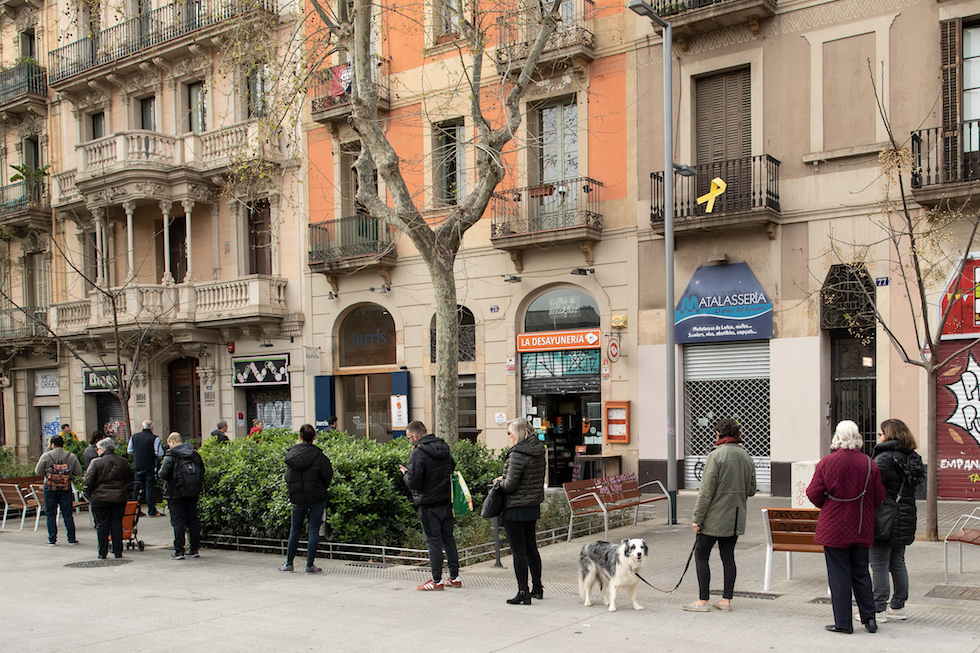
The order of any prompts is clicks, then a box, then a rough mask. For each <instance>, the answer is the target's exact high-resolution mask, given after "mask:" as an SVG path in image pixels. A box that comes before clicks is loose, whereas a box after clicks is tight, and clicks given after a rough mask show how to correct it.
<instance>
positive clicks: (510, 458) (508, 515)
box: [497, 418, 546, 605]
mask: <svg viewBox="0 0 980 653" xmlns="http://www.w3.org/2000/svg"><path fill="white" fill-rule="evenodd" d="M507 438H508V440H509V442H510V451H508V452H507V460H505V461H504V473H503V475H502V476H501V477H500V478H499V479H497V480H499V481H500V489H501V491H502V492H503V493H504V494H506V495H507V504H506V505H507V507H506V508H505V509H504V512H503V514H502V515H501V521H502V522H503V524H504V531H505V532H506V533H507V541H508V542H510V550H511V552H512V553H513V556H514V576H515V577H516V578H517V595H516V596H515V597H514V598H512V599H507V603H509V604H511V605H531V599H532V598H535V599H543V598H544V585H542V584H541V555H540V554H539V553H538V540H537V525H538V519H540V518H541V503H542V502H543V501H544V476H545V467H546V461H545V449H544V444H543V443H542V442H541V440H539V439H538V438H537V436H536V435H535V433H534V428H533V427H532V426H531V424H530V423H529V422H528V421H527V420H526V419H524V418H520V419H515V420H514V421H513V422H511V423H510V424H508V425H507ZM529 569H530V572H531V588H530V589H528V585H527V575H528V570H529Z"/></svg>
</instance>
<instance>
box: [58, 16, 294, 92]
mask: <svg viewBox="0 0 980 653" xmlns="http://www.w3.org/2000/svg"><path fill="white" fill-rule="evenodd" d="M276 2H277V0H185V1H180V2H174V3H171V4H168V5H164V6H163V7H160V8H158V9H154V10H153V11H150V12H147V13H146V14H143V15H141V16H137V17H135V18H131V19H129V20H127V21H124V22H122V23H117V24H116V25H113V26H111V27H108V28H106V29H104V30H102V31H100V32H97V33H95V34H92V35H90V36H87V37H85V38H82V39H79V40H77V41H74V42H72V43H69V44H68V45H65V46H62V47H60V48H58V49H56V50H53V51H52V52H51V54H50V66H49V68H50V82H51V83H52V84H55V83H57V82H60V81H62V80H65V79H67V78H69V77H72V76H74V75H77V74H79V73H82V72H85V71H86V70H90V69H92V68H95V67H96V66H101V65H103V64H107V63H111V62H113V61H118V60H120V59H123V58H125V57H128V56H130V55H132V54H135V53H137V52H141V51H143V50H146V49H147V48H151V47H153V46H156V45H160V44H161V43H166V42H167V41H171V40H173V39H177V38H180V37H181V36H184V35H185V34H190V33H191V32H194V31H197V30H199V29H203V28H205V27H210V26H211V25H216V24H218V23H221V22H224V21H228V20H232V19H235V18H239V17H241V16H243V15H245V14H247V13H249V12H251V11H255V10H261V11H266V12H270V13H274V12H275V11H276Z"/></svg>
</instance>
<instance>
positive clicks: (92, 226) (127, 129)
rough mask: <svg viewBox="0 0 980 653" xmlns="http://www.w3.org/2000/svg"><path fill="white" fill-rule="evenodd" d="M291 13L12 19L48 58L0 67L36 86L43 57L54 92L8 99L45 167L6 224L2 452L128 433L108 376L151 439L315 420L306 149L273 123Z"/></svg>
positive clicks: (55, 12)
mask: <svg viewBox="0 0 980 653" xmlns="http://www.w3.org/2000/svg"><path fill="white" fill-rule="evenodd" d="M16 4H18V3H17V2H13V3H8V4H7V5H5V6H7V7H8V14H9V12H10V6H11V5H16ZM18 12H19V13H18ZM297 12H298V10H297V9H296V7H295V6H291V5H290V4H289V3H288V2H271V1H265V0H262V1H252V0H234V1H232V2H217V1H213V0H212V1H209V0H203V1H202V2H186V3H185V2H180V3H165V2H161V3H153V2H142V1H140V2H133V3H125V4H124V5H122V6H118V7H117V6H114V5H113V6H110V5H109V4H108V3H105V4H103V3H95V4H90V3H78V4H77V5H76V4H75V3H67V2H59V3H51V4H49V5H48V6H46V7H44V8H43V9H41V8H36V7H35V6H34V5H33V4H30V3H28V4H26V5H24V8H23V9H19V10H14V13H16V15H17V17H18V18H17V20H16V21H15V22H16V25H14V27H15V29H17V30H19V31H18V32H17V34H18V36H17V38H18V39H19V41H18V42H19V43H24V44H25V45H23V46H22V47H23V48H27V45H26V43H27V39H28V36H29V35H33V38H34V45H33V46H32V47H34V48H36V50H32V52H36V53H37V54H38V56H37V57H36V61H33V62H26V63H25V62H24V61H22V60H21V59H18V60H17V61H16V62H15V63H16V66H15V67H14V68H11V69H8V71H7V72H5V73H4V74H5V75H8V76H12V79H14V80H15V82H18V81H19V80H20V79H21V78H22V77H24V78H27V79H32V78H30V73H31V72H32V71H34V70H36V69H38V68H40V66H41V65H42V64H41V62H43V64H44V66H45V68H46V69H41V72H42V74H41V78H42V82H43V83H44V84H46V85H47V88H46V89H44V88H42V87H39V86H37V85H35V86H31V85H30V84H28V86H27V93H26V95H24V96H23V97H22V98H20V99H15V100H11V102H13V104H11V107H12V111H14V112H17V111H19V112H20V114H23V117H22V118H19V122H18V123H14V124H16V125H17V130H16V131H15V130H12V129H11V128H10V127H7V131H6V140H7V143H8V144H12V143H14V139H15V138H16V139H18V140H17V141H16V143H15V144H13V145H8V148H12V147H16V150H17V152H18V153H19V160H20V161H21V162H22V163H23V164H24V165H25V166H26V167H27V168H30V169H32V170H36V171H37V172H36V173H35V176H36V177H37V180H35V181H36V183H35V185H34V186H33V187H32V188H31V190H30V194H29V201H27V202H26V204H25V206H26V208H25V209H24V210H22V211H21V212H20V213H9V212H8V210H7V207H8V205H9V203H8V205H5V207H4V218H3V221H4V224H5V225H6V224H10V225H11V229H10V230H9V231H8V232H7V234H5V235H8V234H9V237H10V240H9V241H8V242H9V247H8V250H9V252H10V254H9V259H8V260H9V261H10V262H11V263H12V264H11V265H9V268H10V269H11V270H12V272H11V273H10V274H9V275H8V276H7V277H6V284H7V286H8V287H9V288H10V291H9V293H8V294H9V295H10V300H11V303H12V305H13V308H8V309H7V310H6V312H5V313H4V315H5V316H10V317H9V318H8V319H9V320H10V321H12V322H14V323H15V324H20V328H21V330H22V331H25V330H26V331H27V332H28V333H25V334H23V335H18V334H17V333H16V332H14V333H11V334H10V335H9V337H5V338H3V344H4V346H5V352H7V353H8V359H7V361H6V362H5V364H6V368H5V370H4V372H5V378H7V379H9V380H10V383H11V384H12V385H11V387H10V389H9V390H8V389H6V388H5V389H4V395H3V398H4V401H3V406H4V418H5V419H4V435H5V440H6V442H5V444H7V445H12V446H14V447H15V449H16V451H17V453H18V454H19V455H26V456H32V455H37V454H38V453H39V452H40V450H41V448H42V447H43V446H44V445H45V443H46V439H45V438H47V437H50V435H51V433H52V432H57V430H58V428H57V427H56V426H55V424H58V423H60V422H66V423H70V424H72V426H73V429H74V431H75V432H76V433H78V434H79V435H80V436H81V435H82V434H87V433H90V432H92V431H93V430H96V429H98V430H103V431H105V432H107V433H114V434H120V433H121V432H122V431H125V428H124V427H123V426H122V423H121V419H122V408H121V406H120V404H119V400H118V399H116V397H115V396H114V395H113V394H112V393H111V392H109V390H110V389H111V387H112V385H113V384H114V383H115V382H116V381H115V379H116V378H117V373H118V374H119V375H121V377H122V378H123V379H125V380H126V381H127V382H131V383H132V395H131V398H130V402H129V409H130V414H131V418H132V422H133V423H134V424H137V425H138V424H139V423H140V421H142V420H144V419H150V420H152V421H153V422H154V424H155V430H156V431H157V432H158V433H165V432H168V431H171V430H177V431H180V432H181V433H183V434H184V436H185V437H190V438H193V439H196V440H200V439H201V438H202V436H203V435H205V434H207V433H210V431H211V430H212V429H213V428H214V425H215V423H216V422H217V421H218V420H219V419H224V420H227V421H228V423H229V425H230V429H229V431H230V432H231V433H232V434H235V433H238V434H241V435H244V434H245V433H247V431H248V427H249V426H250V421H251V419H254V418H258V419H262V420H264V421H265V423H266V424H267V425H268V426H285V427H293V426H294V425H293V421H294V420H303V419H304V408H303V407H304V404H305V399H306V395H305V384H304V383H303V376H304V375H305V369H306V368H305V364H306V360H307V352H306V350H305V349H304V348H303V345H302V341H303V338H302V335H303V326H304V316H305V311H304V308H303V297H304V296H308V295H309V294H308V293H304V291H303V288H302V286H303V283H304V282H303V266H302V262H301V260H300V256H299V255H298V252H299V251H301V247H302V245H301V242H302V238H303V230H302V229H301V223H300V220H301V218H300V216H301V215H302V214H303V198H302V195H301V194H300V193H299V192H298V190H297V189H298V187H299V183H300V178H301V174H302V168H301V166H300V164H299V155H300V148H299V145H298V143H299V138H298V130H297V127H296V124H297V123H296V121H291V120H290V119H289V114H288V113H285V114H282V113H280V114H277V115H276V119H275V120H272V119H271V116H272V114H273V113H274V111H275V110H277V108H278V107H276V106H274V103H275V102H276V101H277V100H276V98H275V96H274V93H273V91H272V86H271V84H270V79H271V78H272V75H273V74H279V73H278V72H274V70H275V68H274V67H275V66H276V65H277V64H278V62H279V60H278V54H279V53H280V52H281V51H284V50H285V49H287V48H288V43H286V39H288V38H289V37H288V35H289V34H290V33H291V29H292V28H291V26H294V25H295V23H296V21H297V20H298V14H297ZM21 14H27V17H25V18H23V19H22V18H21V17H20V16H21ZM10 29H11V26H10V25H9V24H5V25H4V42H5V44H6V43H10V42H11V38H12V36H13V33H12V32H10ZM22 51H23V52H25V53H26V52H27V50H22ZM22 56H27V55H26V54H24V55H22ZM5 59H6V57H5ZM15 74H16V75H20V76H21V77H17V76H16V75H15ZM15 85H16V84H13V86H15ZM7 89H8V86H7V85H5V86H4V91H5V92H6V90H7ZM5 110H8V109H6V107H5ZM20 114H16V113H15V114H12V115H20ZM6 124H8V125H9V124H10V119H9V118H8V122H7V123H6ZM9 151H10V149H8V152H9ZM7 161H9V162H11V163H12V162H13V160H12V159H11V158H10V156H9V155H8V157H7ZM20 183H21V184H23V183H25V182H20ZM7 190H8V187H7V186H5V187H4V191H5V192H6V191H7ZM5 197H6V195H5ZM35 258H39V259H43V264H42V263H41V262H37V263H35V261H34V259H35ZM25 308H26V309H27V310H25ZM28 313H29V314H30V316H32V318H33V319H29V318H28V317H27V316H28ZM17 320H20V322H19V323H17V322H16V321H17ZM25 320H26V324H27V326H26V327H25V326H24V323H25ZM49 329H50V331H49ZM15 331H16V330H15ZM52 333H54V334H57V337H56V338H55V337H52V336H51V334H52ZM4 335H7V333H4ZM45 336H48V337H45ZM18 338H20V339H19V340H18ZM117 352H118V355H117ZM312 358H313V359H314V360H315V355H314V356H312ZM299 423H301V422H298V423H297V424H296V425H295V426H296V427H298V424H299Z"/></svg>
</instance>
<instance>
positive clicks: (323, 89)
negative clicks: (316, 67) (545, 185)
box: [309, 55, 391, 124]
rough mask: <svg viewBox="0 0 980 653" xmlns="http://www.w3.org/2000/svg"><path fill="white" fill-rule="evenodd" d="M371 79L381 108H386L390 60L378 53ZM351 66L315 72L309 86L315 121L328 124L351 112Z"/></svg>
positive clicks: (343, 65)
mask: <svg viewBox="0 0 980 653" xmlns="http://www.w3.org/2000/svg"><path fill="white" fill-rule="evenodd" d="M372 59H373V61H374V67H373V68H372V73H371V74H372V78H373V80H374V88H375V90H376V92H377V94H378V110H379V111H387V110H388V107H389V106H390V99H391V62H390V61H389V60H388V59H385V58H383V57H379V56H377V55H375V56H373V57H372ZM351 73H352V69H351V65H350V64H342V65H338V66H331V67H330V68H327V69H326V70H323V71H320V72H318V73H314V75H313V83H312V85H311V86H310V92H309V95H310V110H311V112H312V114H313V120H315V121H317V122H320V123H324V124H329V123H334V122H338V121H345V120H346V119H347V117H348V116H350V115H351V111H352V106H353V105H352V103H351V95H350V93H351Z"/></svg>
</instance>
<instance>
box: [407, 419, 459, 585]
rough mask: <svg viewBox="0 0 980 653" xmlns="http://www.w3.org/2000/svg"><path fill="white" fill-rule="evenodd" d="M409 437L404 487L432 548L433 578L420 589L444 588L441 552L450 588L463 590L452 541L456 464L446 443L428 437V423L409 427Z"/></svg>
mask: <svg viewBox="0 0 980 653" xmlns="http://www.w3.org/2000/svg"><path fill="white" fill-rule="evenodd" d="M405 432H406V435H407V436H408V439H409V441H410V442H411V443H412V455H411V457H410V458H409V459H408V467H405V466H404V465H399V466H398V467H399V469H401V471H402V474H404V479H405V485H407V486H408V489H410V490H411V491H412V499H413V500H414V501H415V505H416V506H418V511H419V519H420V520H421V521H422V530H423V531H424V532H425V542H426V544H427V545H428V547H429V565H430V566H431V567H432V579H431V580H427V581H426V582H425V583H423V584H421V585H419V586H418V589H419V591H422V592H431V591H433V590H441V589H443V588H445V584H443V582H442V549H443V547H445V549H446V557H447V558H448V559H449V580H448V581H447V584H448V585H449V586H450V587H462V586H463V583H462V581H460V579H459V554H458V553H457V551H456V540H455V539H454V538H453V505H452V480H451V476H452V473H453V470H455V469H456V461H455V460H453V456H452V453H451V452H450V451H449V445H448V444H446V442H445V440H442V439H440V438H437V437H436V436H434V435H432V434H431V433H430V434H428V435H426V428H425V424H423V423H422V422H420V421H418V420H416V421H414V422H412V423H411V424H409V425H408V428H407V429H406V431H405Z"/></svg>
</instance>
